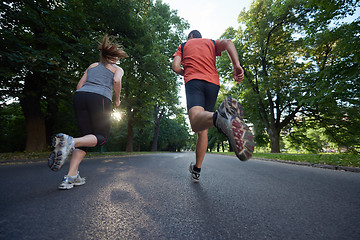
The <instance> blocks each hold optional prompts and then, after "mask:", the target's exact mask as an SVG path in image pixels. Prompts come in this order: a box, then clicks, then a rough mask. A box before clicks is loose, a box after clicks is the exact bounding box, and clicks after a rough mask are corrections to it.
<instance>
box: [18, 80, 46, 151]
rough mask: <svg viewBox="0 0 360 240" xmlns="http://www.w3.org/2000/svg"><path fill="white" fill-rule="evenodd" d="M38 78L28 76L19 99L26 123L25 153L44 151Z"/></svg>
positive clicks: (44, 139)
mask: <svg viewBox="0 0 360 240" xmlns="http://www.w3.org/2000/svg"><path fill="white" fill-rule="evenodd" d="M38 79H39V78H37V77H36V76H33V75H31V76H28V77H27V78H26V79H25V85H24V89H23V92H22V97H21V98H20V105H21V108H22V111H23V113H24V117H25V121H26V147H25V151H27V152H41V151H44V150H46V127H45V119H44V116H43V113H42V112H41V103H40V99H41V96H42V93H41V89H42V88H41V86H39V84H40V83H39V81H38Z"/></svg>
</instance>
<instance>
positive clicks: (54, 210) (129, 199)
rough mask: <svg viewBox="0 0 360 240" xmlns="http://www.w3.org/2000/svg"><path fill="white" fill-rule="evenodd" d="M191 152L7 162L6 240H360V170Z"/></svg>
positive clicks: (3, 170)
mask: <svg viewBox="0 0 360 240" xmlns="http://www.w3.org/2000/svg"><path fill="white" fill-rule="evenodd" d="M193 159H194V153H163V154H151V155H139V156H129V157H107V158H97V159H86V160H85V161H84V162H83V163H82V166H81V168H80V174H81V176H86V177H87V183H86V184H85V185H83V186H78V187H74V188H73V189H71V190H58V189H57V186H58V184H59V183H60V182H61V179H62V176H63V175H64V174H66V170H67V166H68V165H67V164H68V163H67V164H66V165H65V167H64V168H65V169H63V170H61V171H60V172H52V171H51V170H50V169H49V168H48V167H47V163H45V162H41V163H32V164H19V165H7V166H0V176H1V184H0V239H11V240H12V239H37V240H38V239H54V240H55V239H56V240H60V239H69V240H71V239H100V240H102V239H256V240H259V239H286V240H288V239H306V240H310V239H316V240H318V239H326V240H329V239H336V240H339V239H341V240H342V239H354V240H355V239H356V240H358V239H360V174H359V173H353V172H342V171H334V170H327V169H319V168H311V167H305V166H296V165H289V164H284V163H276V162H268V161H260V160H249V161H248V162H240V161H239V160H237V158H235V157H231V156H220V155H215V154H208V155H206V158H205V161H204V165H203V169H202V173H201V180H200V183H193V182H191V180H190V174H189V172H188V166H189V164H190V162H191V161H192V160H193Z"/></svg>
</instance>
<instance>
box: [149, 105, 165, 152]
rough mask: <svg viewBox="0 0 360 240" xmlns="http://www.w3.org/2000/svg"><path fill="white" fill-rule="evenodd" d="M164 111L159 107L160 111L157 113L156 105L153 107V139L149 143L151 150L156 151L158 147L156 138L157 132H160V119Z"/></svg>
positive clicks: (157, 137) (157, 136)
mask: <svg viewBox="0 0 360 240" xmlns="http://www.w3.org/2000/svg"><path fill="white" fill-rule="evenodd" d="M164 111H165V108H163V109H161V112H160V114H159V115H158V106H156V105H155V107H154V120H155V121H154V122H155V127H154V136H153V141H152V144H151V151H152V152H156V151H157V148H158V140H159V132H160V120H161V118H162V117H163V115H164Z"/></svg>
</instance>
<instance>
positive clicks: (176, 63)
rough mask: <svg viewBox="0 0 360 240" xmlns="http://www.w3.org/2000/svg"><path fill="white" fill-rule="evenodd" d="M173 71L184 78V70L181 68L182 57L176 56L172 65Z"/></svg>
mask: <svg viewBox="0 0 360 240" xmlns="http://www.w3.org/2000/svg"><path fill="white" fill-rule="evenodd" d="M172 69H173V71H174V72H176V73H177V74H179V75H181V76H184V69H183V68H182V67H181V57H180V56H175V57H174V60H173V63H172Z"/></svg>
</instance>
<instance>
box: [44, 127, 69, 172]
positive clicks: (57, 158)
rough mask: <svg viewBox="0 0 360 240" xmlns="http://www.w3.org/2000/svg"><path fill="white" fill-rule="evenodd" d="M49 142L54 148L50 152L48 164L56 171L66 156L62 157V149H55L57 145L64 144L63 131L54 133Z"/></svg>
mask: <svg viewBox="0 0 360 240" xmlns="http://www.w3.org/2000/svg"><path fill="white" fill-rule="evenodd" d="M51 142H52V146H53V147H54V148H55V150H54V151H53V152H52V153H50V156H49V158H48V166H49V168H50V169H51V170H53V171H55V172H57V171H59V170H60V169H61V167H62V166H63V165H64V163H65V161H66V158H67V157H66V158H64V157H63V153H62V151H59V150H58V149H57V148H59V147H63V146H64V144H65V134H63V133H58V134H56V135H55V137H53V139H52V141H51ZM69 153H70V152H69Z"/></svg>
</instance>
